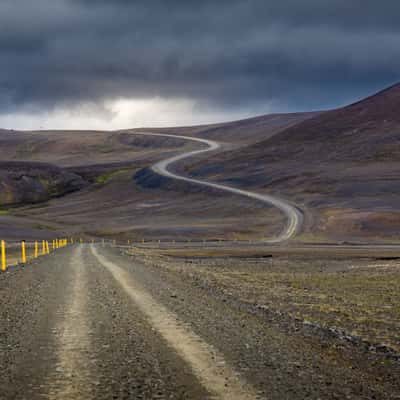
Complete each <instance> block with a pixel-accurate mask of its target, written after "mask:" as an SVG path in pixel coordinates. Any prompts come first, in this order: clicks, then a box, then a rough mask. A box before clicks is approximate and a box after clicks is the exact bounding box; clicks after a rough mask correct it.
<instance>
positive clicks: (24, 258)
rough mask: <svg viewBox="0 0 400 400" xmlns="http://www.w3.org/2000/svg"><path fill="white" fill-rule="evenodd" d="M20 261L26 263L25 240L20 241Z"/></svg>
mask: <svg viewBox="0 0 400 400" xmlns="http://www.w3.org/2000/svg"><path fill="white" fill-rule="evenodd" d="M21 263H22V264H26V246H25V240H23V241H22V242H21Z"/></svg>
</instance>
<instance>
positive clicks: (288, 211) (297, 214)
mask: <svg viewBox="0 0 400 400" xmlns="http://www.w3.org/2000/svg"><path fill="white" fill-rule="evenodd" d="M130 133H133V134H135V135H145V136H162V137H170V138H175V139H183V140H190V141H192V142H197V143H201V144H205V145H206V146H207V147H205V148H202V149H199V150H193V151H190V152H187V153H183V154H178V155H176V156H173V157H170V158H167V159H165V160H162V161H159V162H157V163H156V164H154V165H153V166H152V167H151V169H152V170H153V171H154V172H156V173H157V174H160V175H163V176H166V177H168V178H172V179H177V180H180V181H185V182H190V183H194V184H197V185H202V186H208V187H211V188H214V189H219V190H223V191H225V192H230V193H234V194H238V195H240V196H245V197H249V198H252V199H256V200H259V201H261V202H263V203H266V204H268V205H272V206H274V207H276V208H278V209H279V210H281V211H282V212H283V213H284V214H285V215H286V217H287V219H288V222H287V224H286V226H285V229H284V230H283V231H282V232H281V233H280V235H279V236H277V237H275V238H273V239H267V240H265V242H266V243H279V242H283V241H286V240H289V239H291V238H293V237H294V236H296V234H297V233H298V232H299V231H300V228H301V225H302V223H303V214H302V212H301V211H300V210H299V209H298V208H296V207H295V206H293V205H292V204H290V203H289V202H287V201H286V200H283V199H280V198H278V197H275V196H271V195H268V194H260V193H256V192H250V191H248V190H243V189H237V188H235V187H232V186H227V185H222V184H220V183H214V182H208V181H203V180H200V179H195V178H189V177H186V176H182V175H178V174H176V173H175V172H172V171H171V170H170V167H171V166H172V164H175V163H176V162H178V161H181V160H183V159H186V158H190V157H193V156H197V155H199V154H203V153H209V152H212V151H216V150H218V149H219V148H220V147H221V145H220V144H219V143H218V142H216V141H214V140H207V139H200V138H196V137H190V136H182V135H171V134H164V133H149V132H133V131H130Z"/></svg>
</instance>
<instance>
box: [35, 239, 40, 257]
mask: <svg viewBox="0 0 400 400" xmlns="http://www.w3.org/2000/svg"><path fill="white" fill-rule="evenodd" d="M38 257H39V243H38V241H37V240H35V258H38Z"/></svg>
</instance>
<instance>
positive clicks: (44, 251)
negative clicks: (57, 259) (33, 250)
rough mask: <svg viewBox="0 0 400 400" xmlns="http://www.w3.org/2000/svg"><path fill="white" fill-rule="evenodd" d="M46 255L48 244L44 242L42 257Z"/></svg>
mask: <svg viewBox="0 0 400 400" xmlns="http://www.w3.org/2000/svg"><path fill="white" fill-rule="evenodd" d="M45 255H46V242H45V241H44V240H42V256H45Z"/></svg>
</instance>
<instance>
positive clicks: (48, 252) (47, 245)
mask: <svg viewBox="0 0 400 400" xmlns="http://www.w3.org/2000/svg"><path fill="white" fill-rule="evenodd" d="M46 254H50V248H49V241H48V240H46Z"/></svg>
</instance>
